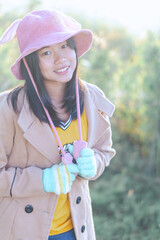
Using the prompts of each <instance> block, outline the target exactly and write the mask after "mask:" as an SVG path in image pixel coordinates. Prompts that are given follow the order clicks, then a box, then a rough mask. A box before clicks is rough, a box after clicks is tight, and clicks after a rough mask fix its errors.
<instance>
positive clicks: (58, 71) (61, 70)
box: [54, 66, 70, 73]
mask: <svg viewBox="0 0 160 240" xmlns="http://www.w3.org/2000/svg"><path fill="white" fill-rule="evenodd" d="M69 67H70V66H67V67H64V68H61V69H59V70H56V71H54V72H56V73H64V72H66V71H67V70H68V69H69Z"/></svg>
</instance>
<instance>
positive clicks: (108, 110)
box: [18, 83, 114, 163]
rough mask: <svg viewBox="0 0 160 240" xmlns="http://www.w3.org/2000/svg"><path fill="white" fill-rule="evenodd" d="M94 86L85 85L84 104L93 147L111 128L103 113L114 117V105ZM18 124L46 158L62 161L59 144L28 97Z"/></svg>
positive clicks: (89, 141)
mask: <svg viewBox="0 0 160 240" xmlns="http://www.w3.org/2000/svg"><path fill="white" fill-rule="evenodd" d="M91 86H92V85H88V84H86V83H85V84H84V92H85V98H84V104H85V110H86V115H87V121H88V146H89V147H92V146H94V145H95V143H96V142H97V141H98V139H99V138H100V137H101V136H102V135H103V134H104V133H105V131H106V130H107V128H108V127H109V125H110V123H109V119H108V117H107V118H104V117H103V116H102V114H101V113H100V112H101V111H102V112H104V113H105V114H107V115H108V116H109V117H111V116H112V114H113V111H114V105H113V104H111V103H110V102H109V101H108V100H107V99H106V98H105V97H104V95H102V94H100V92H99V91H98V92H97V93H95V89H94V90H93V88H92V87H91ZM18 124H19V126H20V127H21V129H22V130H23V132H24V138H26V140H27V141H28V142H30V144H32V145H33V146H34V147H35V148H36V149H37V150H38V151H39V152H40V153H41V154H42V155H43V156H44V157H45V158H47V159H48V160H50V161H51V162H53V163H57V162H58V161H59V160H60V157H59V153H58V148H57V143H56V140H55V137H54V135H53V133H52V131H51V128H50V126H49V125H48V124H47V123H42V122H40V121H39V119H38V118H37V117H36V116H35V115H34V114H33V113H32V111H31V110H30V108H29V103H28V100H27V97H26V95H25V96H24V104H23V107H22V109H21V111H20V115H19V118H18Z"/></svg>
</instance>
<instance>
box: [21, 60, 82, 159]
mask: <svg viewBox="0 0 160 240" xmlns="http://www.w3.org/2000/svg"><path fill="white" fill-rule="evenodd" d="M23 62H24V64H25V67H26V69H27V71H28V74H29V76H30V79H31V81H32V84H33V86H34V89H35V91H36V93H37V96H38V98H39V100H40V102H41V104H42V107H43V109H44V111H45V113H46V116H47V118H48V121H49V123H50V125H51V127H52V129H53V131H54V134H55V137H56V139H57V142H58V144H59V147H60V149H61V152H62V155H63V156H64V155H65V154H66V152H65V151H64V148H63V146H62V143H61V141H60V138H59V136H58V133H57V131H56V128H55V126H54V124H53V121H52V119H51V117H50V115H49V112H48V110H47V109H46V107H45V106H44V104H43V102H42V100H41V98H40V95H39V92H38V89H37V86H36V84H35V81H34V79H33V76H32V74H31V71H30V69H29V67H28V64H27V62H26V59H25V58H23ZM76 104H77V118H78V130H79V140H80V141H82V131H81V114H80V104H79V88H78V78H76Z"/></svg>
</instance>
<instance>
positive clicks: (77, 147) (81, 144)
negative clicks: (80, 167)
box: [73, 140, 87, 160]
mask: <svg viewBox="0 0 160 240" xmlns="http://www.w3.org/2000/svg"><path fill="white" fill-rule="evenodd" d="M85 147H87V142H85V141H81V140H79V141H75V142H74V143H73V158H74V159H75V160H76V159H77V158H78V157H80V155H81V150H82V149H83V148H85Z"/></svg>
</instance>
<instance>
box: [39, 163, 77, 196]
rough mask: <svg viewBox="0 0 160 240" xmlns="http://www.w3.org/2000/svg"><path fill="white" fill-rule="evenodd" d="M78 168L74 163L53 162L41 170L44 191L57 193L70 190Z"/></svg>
mask: <svg viewBox="0 0 160 240" xmlns="http://www.w3.org/2000/svg"><path fill="white" fill-rule="evenodd" d="M74 173H79V169H78V167H77V165H75V164H65V165H64V164H63V163H60V164H55V165H53V166H52V167H50V168H46V169H44V170H43V174H42V182H43V188H44V191H45V192H54V193H55V194H57V195H59V194H61V193H64V194H66V193H68V192H69V191H70V190H71V186H72V183H73V181H74V180H75V177H76V176H75V174H74Z"/></svg>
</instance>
